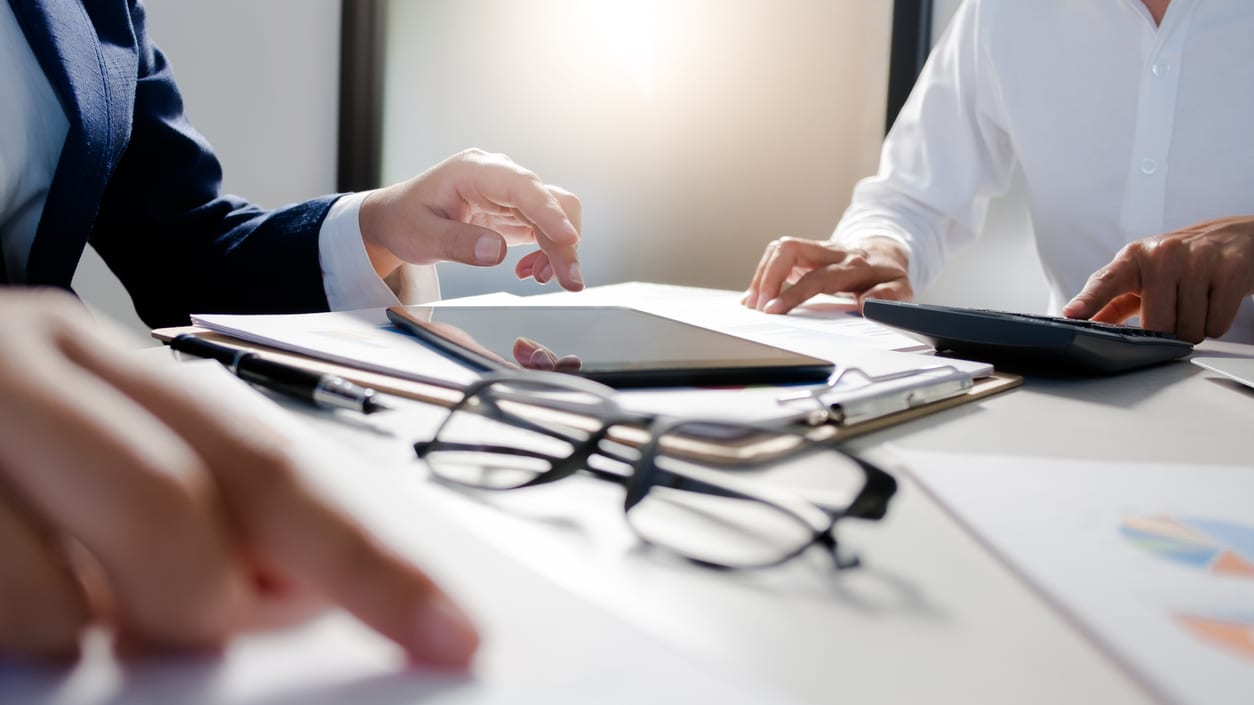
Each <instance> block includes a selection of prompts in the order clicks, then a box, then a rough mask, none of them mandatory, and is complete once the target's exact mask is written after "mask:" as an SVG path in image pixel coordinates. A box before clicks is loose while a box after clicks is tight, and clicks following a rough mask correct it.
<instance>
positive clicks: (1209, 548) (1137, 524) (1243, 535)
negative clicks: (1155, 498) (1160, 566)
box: [1119, 516, 1254, 579]
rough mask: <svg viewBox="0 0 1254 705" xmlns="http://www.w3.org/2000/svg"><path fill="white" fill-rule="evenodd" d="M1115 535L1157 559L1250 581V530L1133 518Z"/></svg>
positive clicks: (1253, 553) (1190, 520)
mask: <svg viewBox="0 0 1254 705" xmlns="http://www.w3.org/2000/svg"><path fill="white" fill-rule="evenodd" d="M1119 533H1120V534H1122V535H1123V537H1124V538H1126V539H1127V540H1129V541H1131V542H1132V543H1133V544H1134V545H1136V546H1138V547H1140V548H1141V549H1143V550H1145V551H1147V552H1149V553H1151V554H1153V555H1155V556H1158V557H1160V558H1164V559H1167V560H1170V561H1174V562H1176V563H1180V564H1183V565H1187V566H1189V567H1192V568H1196V569H1198V570H1204V571H1207V572H1210V573H1213V574H1216V575H1224V576H1230V577H1243V578H1249V579H1254V527H1250V526H1244V525H1241V524H1233V523H1228V522H1222V521H1215V520H1212V519H1203V518H1197V517H1181V516H1156V517H1133V518H1131V519H1128V520H1126V521H1124V522H1123V524H1122V525H1121V526H1120V527H1119Z"/></svg>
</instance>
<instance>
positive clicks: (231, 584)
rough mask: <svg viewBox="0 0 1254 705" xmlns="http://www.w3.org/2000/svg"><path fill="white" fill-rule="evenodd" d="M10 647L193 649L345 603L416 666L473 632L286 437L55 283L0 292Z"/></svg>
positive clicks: (56, 653)
mask: <svg viewBox="0 0 1254 705" xmlns="http://www.w3.org/2000/svg"><path fill="white" fill-rule="evenodd" d="M0 320H2V321H4V326H3V327H2V328H0V359H3V361H4V364H3V366H0V656H20V657H34V658H48V657H65V656H72V655H73V654H74V653H75V651H76V648H77V645H78V641H79V636H80V633H81V631H82V630H83V629H84V627H86V626H88V625H90V624H105V625H108V626H109V627H111V628H112V630H113V631H114V633H115V634H116V635H117V636H118V638H119V640H120V642H121V643H122V644H123V645H125V646H127V647H137V648H156V649H200V648H212V647H216V646H219V645H221V644H223V643H224V642H226V641H227V640H228V639H230V638H231V637H232V636H233V635H235V634H237V633H239V632H241V631H243V630H246V629H249V628H250V627H256V626H263V625H265V624H267V623H273V622H274V620H275V618H276V617H277V618H290V617H291V616H292V615H293V614H294V613H295V614H300V615H305V614H308V613H309V610H308V609H307V608H308V606H310V605H318V604H322V603H326V602H331V603H338V604H340V605H342V606H343V607H345V608H347V609H348V610H349V611H351V612H352V613H354V614H355V615H356V616H357V617H358V618H360V619H361V620H362V621H363V622H365V623H366V624H368V625H370V626H371V627H373V628H374V629H376V630H377V631H379V632H380V633H382V634H384V635H385V636H387V637H389V638H391V639H392V640H393V641H395V642H396V643H398V644H400V645H401V646H402V647H404V648H405V649H406V650H407V652H408V653H409V655H410V656H411V658H412V659H413V660H414V661H417V662H421V663H425V664H429V665H434V666H437V667H443V668H454V669H459V668H464V667H465V666H466V665H467V664H468V662H469V660H470V657H471V656H472V654H473V652H474V651H475V649H476V647H477V644H478V637H477V634H476V632H475V630H474V628H473V627H472V626H471V625H470V623H469V622H468V621H467V619H466V618H465V616H463V614H462V613H461V612H460V610H459V609H458V608H457V607H456V606H454V604H453V603H452V602H451V601H450V600H449V599H448V598H447V597H446V596H445V595H444V593H443V592H442V591H441V590H440V588H439V587H438V586H437V585H435V584H434V583H433V582H432V581H431V580H430V579H429V578H428V577H427V576H426V575H424V574H423V573H422V572H420V571H419V570H418V569H416V568H415V567H413V566H412V565H410V564H409V563H407V562H406V561H405V560H403V559H402V558H400V557H399V556H397V555H395V554H394V553H392V552H391V551H389V550H387V549H386V548H384V547H383V546H382V545H381V544H380V543H378V542H377V541H376V540H374V539H373V538H372V537H370V536H369V535H367V534H366V533H365V531H364V530H363V529H362V528H361V527H360V526H358V525H357V524H355V523H354V522H353V521H352V520H351V519H349V518H348V517H347V516H346V515H345V514H343V513H341V512H340V511H339V510H337V509H336V508H335V507H333V506H331V505H330V504H328V503H327V502H326V501H325V500H323V499H322V498H320V497H319V496H317V495H316V494H315V493H314V492H313V490H312V489H311V488H310V487H309V486H308V485H307V484H306V483H305V482H304V481H302V479H301V477H302V476H301V473H300V471H299V469H298V468H296V467H294V465H293V463H294V461H293V460H292V459H291V456H290V455H289V453H288V449H287V448H285V442H284V440H283V439H282V438H281V437H280V436H279V435H278V434H271V433H267V429H265V428H264V427H259V426H258V425H257V424H256V423H254V422H253V421H252V420H251V419H248V418H244V417H240V416H239V415H238V414H234V415H233V414H231V413H230V410H229V409H223V408H221V407H220V406H214V403H213V402H212V400H210V401H205V400H201V399H197V398H195V397H193V395H192V394H191V393H189V392H188V391H187V390H184V389H181V388H180V387H178V386H177V385H176V384H174V383H172V382H170V381H168V380H165V379H163V378H162V377H161V376H159V375H157V374H153V373H152V372H151V371H150V370H146V369H143V368H141V367H140V366H139V365H136V364H132V363H131V361H130V360H129V359H128V357H127V354H126V352H125V350H124V347H123V346H122V345H119V344H118V340H117V338H116V336H117V334H116V333H115V332H114V331H112V330H109V329H107V328H105V327H103V326H98V325H97V324H96V323H95V322H94V321H92V320H91V319H90V317H89V316H88V315H87V313H86V312H85V311H83V310H82V309H81V307H80V306H79V305H78V304H77V303H75V302H74V301H73V300H72V299H71V298H69V297H68V296H65V295H63V294H59V293H51V292H38V291H34V292H32V291H24V292H13V291H4V290H2V289H0Z"/></svg>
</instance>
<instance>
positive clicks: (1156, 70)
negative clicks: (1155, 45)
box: [1150, 63, 1171, 78]
mask: <svg viewBox="0 0 1254 705" xmlns="http://www.w3.org/2000/svg"><path fill="white" fill-rule="evenodd" d="M1150 73H1152V74H1154V75H1155V76H1157V77H1158V78H1163V77H1165V76H1166V75H1167V74H1169V73H1171V64H1167V63H1158V64H1154V65H1153V66H1151V67H1150Z"/></svg>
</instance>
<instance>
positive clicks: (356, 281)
mask: <svg viewBox="0 0 1254 705" xmlns="http://www.w3.org/2000/svg"><path fill="white" fill-rule="evenodd" d="M369 194H370V192H369V191H363V192H361V193H354V194H349V195H347V196H344V197H342V198H340V199H339V200H337V201H336V202H335V203H333V204H332V205H331V210H330V212H328V213H327V217H326V219H325V220H323V221H322V229H321V230H319V231H318V261H319V263H320V264H321V266H322V287H323V289H324V290H325V291H326V294H327V303H328V304H329V305H330V307H331V310H332V311H350V310H353V309H359V308H381V307H386V306H396V305H398V304H422V303H427V302H429V301H435V300H437V299H439V298H440V280H439V279H438V278H437V277H436V274H435V265H433V264H423V265H418V264H403V265H401V266H400V267H398V268H397V269H396V271H395V272H393V273H392V274H391V275H389V276H388V278H387V279H386V280H384V279H380V278H379V275H378V274H376V273H375V271H374V266H373V265H372V264H370V256H369V255H367V254H366V245H365V243H364V242H362V239H361V223H360V221H359V220H358V218H359V214H360V212H361V203H362V201H364V200H366V196H368V195H369Z"/></svg>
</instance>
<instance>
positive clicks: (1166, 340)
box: [862, 299, 1193, 374]
mask: <svg viewBox="0 0 1254 705" xmlns="http://www.w3.org/2000/svg"><path fill="white" fill-rule="evenodd" d="M862 313H863V315H864V316H866V317H867V318H869V319H871V320H873V321H878V322H880V323H883V324H885V325H889V326H893V327H894V328H901V329H902V330H905V331H909V332H911V333H914V334H916V335H917V336H920V337H922V338H924V339H925V340H927V341H928V342H929V343H931V344H932V347H934V348H936V350H937V351H940V352H952V353H953V354H954V355H956V356H958V357H969V358H974V359H978V360H984V361H987V362H991V363H993V364H994V365H995V366H997V367H999V368H1002V369H1007V370H1011V371H1024V372H1043V373H1064V374H1066V373H1084V374H1111V373H1115V372H1123V371H1124V370H1130V369H1134V368H1137V367H1145V366H1146V365H1155V364H1158V363H1161V362H1167V361H1169V360H1175V359H1177V358H1181V357H1184V356H1185V355H1188V354H1189V353H1190V352H1192V351H1193V344H1192V343H1189V342H1187V341H1184V340H1180V339H1179V338H1177V337H1175V336H1174V335H1171V334H1170V333H1161V332H1159V331H1153V330H1146V329H1144V328H1137V327H1135V326H1125V325H1116V324H1112V323H1098V322H1096V321H1085V320H1079V319H1074V318H1061V317H1058V316H1041V315H1035V314H1028V313H1010V312H1008V311H990V310H986V309H976V308H958V307H955V306H937V305H934V304H916V303H904V302H901V301H884V300H881V299H868V300H867V301H866V303H865V305H864V306H863V308H862Z"/></svg>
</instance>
